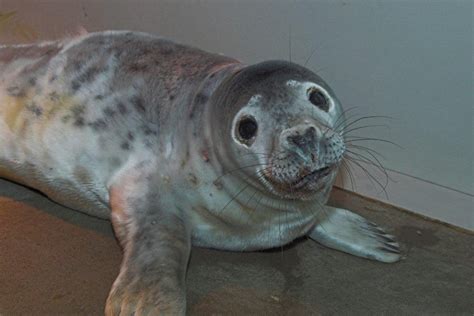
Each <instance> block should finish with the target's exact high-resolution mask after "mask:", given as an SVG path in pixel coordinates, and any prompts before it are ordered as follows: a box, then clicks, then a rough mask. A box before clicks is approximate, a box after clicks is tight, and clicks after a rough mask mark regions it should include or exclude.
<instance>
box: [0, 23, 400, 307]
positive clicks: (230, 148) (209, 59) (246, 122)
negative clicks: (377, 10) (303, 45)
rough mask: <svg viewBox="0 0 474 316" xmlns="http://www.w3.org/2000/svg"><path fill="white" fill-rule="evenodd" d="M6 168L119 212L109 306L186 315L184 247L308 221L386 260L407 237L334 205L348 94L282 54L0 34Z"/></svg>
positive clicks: (0, 131)
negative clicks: (246, 60)
mask: <svg viewBox="0 0 474 316" xmlns="http://www.w3.org/2000/svg"><path fill="white" fill-rule="evenodd" d="M0 80H1V81H0V176H1V177H3V178H6V179H10V180H12V181H16V182H19V183H22V184H24V185H27V186H30V187H33V188H35V189H37V190H39V191H41V192H43V193H45V194H46V195H47V196H48V197H50V198H51V199H52V200H54V201H56V202H58V203H60V204H63V205H65V206H67V207H69V208H72V209H75V210H78V211H81V212H85V213H88V214H91V215H94V216H98V217H102V218H110V220H111V221H112V224H113V228H114V231H115V233H116V236H117V239H118V240H119V241H120V244H121V246H122V248H123V261H122V265H121V269H120V273H119V275H118V277H117V279H116V281H115V282H114V284H113V287H112V289H111V291H110V294H109V296H108V299H107V302H106V307H105V313H106V314H107V315H155V314H162V315H183V314H185V312H186V297H185V276H186V266H187V262H188V258H189V254H190V250H191V245H196V246H200V247H211V248H217V249H227V250H236V251H243V250H255V249H264V248H271V247H275V246H279V245H283V244H286V243H288V242H291V241H292V240H294V239H295V238H297V237H300V236H303V235H307V236H309V237H310V238H312V239H313V240H315V241H317V242H320V243H322V244H323V245H326V246H328V247H331V248H334V249H338V250H341V251H344V252H347V253H351V254H353V255H356V256H360V257H364V258H369V259H374V260H378V261H382V262H394V261H397V260H398V259H399V258H400V254H399V249H398V244H397V243H396V242H395V241H394V240H393V237H392V236H390V235H387V234H386V233H384V232H383V231H382V230H381V229H380V228H378V227H377V226H376V225H375V224H373V223H371V222H368V221H367V220H365V219H364V218H362V217H360V216H358V215H356V214H354V213H351V212H350V211H348V210H344V209H339V208H334V207H330V206H327V205H325V204H326V202H327V200H328V195H329V192H330V190H331V187H332V184H333V182H334V179H335V177H336V174H337V171H338V167H339V165H340V163H341V160H342V159H343V156H344V153H345V149H346V148H345V142H344V138H343V135H342V134H341V133H340V132H338V131H337V129H336V124H338V123H337V122H338V121H340V120H341V118H343V111H342V108H341V105H340V102H339V101H338V99H337V98H336V96H335V94H334V92H333V91H332V90H331V88H330V87H329V86H328V85H327V84H326V83H325V82H324V81H323V80H322V79H321V78H320V77H319V76H318V75H316V74H315V73H313V72H312V71H310V70H308V69H306V68H304V67H302V66H299V65H297V64H294V63H291V62H286V61H266V62H262V63H258V64H255V65H245V64H243V63H241V62H239V61H237V60H235V59H232V58H228V57H225V56H221V55H216V54H211V53H207V52H204V51H202V50H199V49H196V48H192V47H188V46H185V45H180V44H177V43H174V42H172V41H169V40H166V39H162V38H159V37H155V36H152V35H149V34H144V33H136V32H117V31H113V32H100V33H91V34H87V35H83V36H80V37H77V38H73V39H69V40H64V41H55V42H44V43H41V44H38V45H17V46H2V47H0Z"/></svg>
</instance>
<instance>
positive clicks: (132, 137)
mask: <svg viewBox="0 0 474 316" xmlns="http://www.w3.org/2000/svg"><path fill="white" fill-rule="evenodd" d="M127 138H128V140H129V141H133V140H134V139H135V135H133V133H132V132H128V134H127Z"/></svg>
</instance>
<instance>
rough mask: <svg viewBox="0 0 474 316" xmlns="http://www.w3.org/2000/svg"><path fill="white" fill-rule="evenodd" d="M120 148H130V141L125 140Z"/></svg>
mask: <svg viewBox="0 0 474 316" xmlns="http://www.w3.org/2000/svg"><path fill="white" fill-rule="evenodd" d="M120 148H122V149H123V150H130V144H129V143H128V142H123V143H122V144H121V145H120Z"/></svg>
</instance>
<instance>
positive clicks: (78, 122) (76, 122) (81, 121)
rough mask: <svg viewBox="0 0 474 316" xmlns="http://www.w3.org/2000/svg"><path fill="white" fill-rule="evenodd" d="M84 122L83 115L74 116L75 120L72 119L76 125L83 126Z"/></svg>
mask: <svg viewBox="0 0 474 316" xmlns="http://www.w3.org/2000/svg"><path fill="white" fill-rule="evenodd" d="M84 124H85V122H84V118H83V117H78V118H76V120H75V121H74V126H77V127H82V126H84Z"/></svg>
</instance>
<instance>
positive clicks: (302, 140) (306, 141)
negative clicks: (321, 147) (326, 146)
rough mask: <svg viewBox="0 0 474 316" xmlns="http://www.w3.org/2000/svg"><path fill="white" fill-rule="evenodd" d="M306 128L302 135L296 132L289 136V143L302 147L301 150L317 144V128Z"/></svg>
mask: <svg viewBox="0 0 474 316" xmlns="http://www.w3.org/2000/svg"><path fill="white" fill-rule="evenodd" d="M305 128H306V130H303V132H302V133H301V132H300V131H299V130H296V131H295V132H294V133H293V134H290V135H288V136H287V141H288V143H289V144H292V145H294V146H297V147H300V148H301V149H304V147H307V146H309V145H311V144H314V143H315V142H316V127H314V126H307V127H305Z"/></svg>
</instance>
